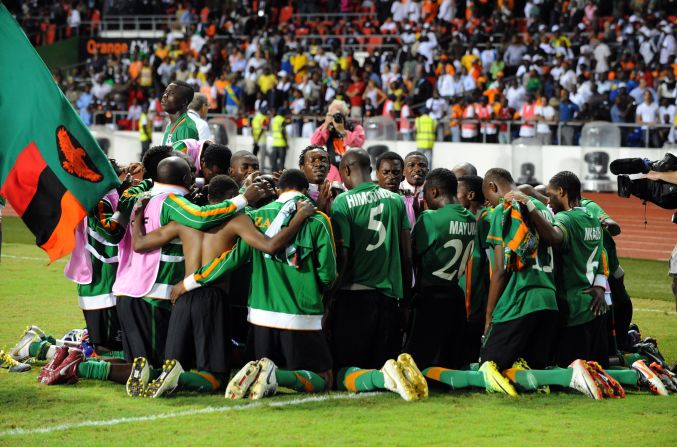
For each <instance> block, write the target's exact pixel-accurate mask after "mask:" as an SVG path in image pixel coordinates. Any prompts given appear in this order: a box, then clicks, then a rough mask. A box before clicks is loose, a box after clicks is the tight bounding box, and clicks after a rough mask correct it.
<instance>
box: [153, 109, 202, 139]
mask: <svg viewBox="0 0 677 447" xmlns="http://www.w3.org/2000/svg"><path fill="white" fill-rule="evenodd" d="M189 138H192V139H193V140H199V139H200V138H199V133H198V130H197V125H196V124H195V121H193V118H191V117H190V115H188V113H184V114H182V115H181V116H179V118H178V119H177V120H176V123H169V124H167V128H166V129H165V133H164V135H163V136H162V145H165V144H167V145H171V144H172V143H176V142H177V141H180V140H186V139H189Z"/></svg>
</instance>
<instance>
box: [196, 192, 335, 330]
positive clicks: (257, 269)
mask: <svg viewBox="0 0 677 447" xmlns="http://www.w3.org/2000/svg"><path fill="white" fill-rule="evenodd" d="M285 194H289V193H285ZM299 198H304V199H305V198H306V197H305V196H303V195H301V194H300V193H298V194H295V195H287V197H285V198H281V199H278V200H277V201H275V202H272V203H269V204H268V205H265V206H263V207H261V208H259V209H258V210H256V211H255V212H254V213H252V215H251V217H252V219H253V220H254V223H255V225H256V226H257V227H258V228H259V230H261V231H266V230H267V229H268V227H269V226H270V223H271V222H272V221H273V220H274V219H275V217H276V216H277V215H278V213H279V212H280V210H281V209H282V208H283V206H284V205H285V203H286V201H287V200H297V199H299ZM293 246H294V247H295V248H296V252H295V255H294V259H295V261H294V263H293V265H291V264H290V263H289V262H284V261H281V260H280V259H278V258H273V257H271V256H268V255H266V254H264V253H262V252H260V251H257V250H254V249H253V248H251V247H250V246H249V245H247V243H246V242H244V241H242V240H240V241H238V242H237V244H235V246H234V247H233V248H232V250H229V251H227V252H225V253H223V254H222V255H221V256H220V257H218V258H216V259H215V260H213V261H212V262H211V263H208V264H206V265H205V266H203V267H202V268H201V269H199V270H198V271H197V272H196V273H195V274H194V275H192V277H191V279H190V280H189V281H190V282H191V283H192V284H194V286H195V287H197V286H198V285H207V284H210V283H214V282H216V281H218V280H219V279H220V278H221V277H223V276H224V275H226V274H230V273H231V272H233V271H235V270H236V269H238V268H240V267H242V266H243V265H244V264H245V263H246V262H248V261H251V263H252V274H251V288H250V290H249V299H248V306H249V317H248V321H249V322H250V323H252V324H255V325H258V326H266V327H273V328H278V329H290V330H319V329H321V328H322V315H323V314H324V304H323V301H322V298H323V294H324V292H325V289H326V288H328V287H329V286H331V284H332V283H333V282H334V281H335V280H336V276H337V272H336V251H335V250H336V249H335V247H334V240H333V235H332V230H331V224H330V222H329V218H328V217H327V216H326V215H324V214H323V213H321V212H319V211H318V212H316V213H315V214H314V215H313V216H311V217H309V218H308V219H307V220H306V222H305V223H304V224H303V226H302V227H301V229H300V230H299V232H298V234H297V235H296V238H295V239H294V242H293ZM231 278H234V277H233V276H232V275H231ZM240 280H241V278H240ZM234 282H235V281H231V285H232V284H233V283H234Z"/></svg>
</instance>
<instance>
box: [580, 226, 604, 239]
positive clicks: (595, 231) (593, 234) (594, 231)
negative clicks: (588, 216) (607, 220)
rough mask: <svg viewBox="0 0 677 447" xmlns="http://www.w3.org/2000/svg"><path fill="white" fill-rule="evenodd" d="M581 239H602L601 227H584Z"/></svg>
mask: <svg viewBox="0 0 677 447" xmlns="http://www.w3.org/2000/svg"><path fill="white" fill-rule="evenodd" d="M583 239H584V240H586V241H598V240H600V239H602V227H597V228H590V227H586V228H585V234H584V236H583Z"/></svg>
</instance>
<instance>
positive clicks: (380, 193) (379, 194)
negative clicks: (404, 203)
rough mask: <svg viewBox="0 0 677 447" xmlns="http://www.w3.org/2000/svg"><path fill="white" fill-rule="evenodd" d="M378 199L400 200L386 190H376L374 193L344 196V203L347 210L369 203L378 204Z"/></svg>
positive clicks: (366, 192) (365, 192) (367, 192)
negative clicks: (346, 205)
mask: <svg viewBox="0 0 677 447" xmlns="http://www.w3.org/2000/svg"><path fill="white" fill-rule="evenodd" d="M380 199H398V200H399V199H400V198H399V196H397V195H394V194H393V193H391V192H390V191H388V190H386V189H380V188H379V189H376V190H374V191H364V192H360V193H357V194H351V195H347V196H346V202H347V203H348V208H354V207H356V206H361V205H368V204H370V203H375V202H378V201H379V200H380Z"/></svg>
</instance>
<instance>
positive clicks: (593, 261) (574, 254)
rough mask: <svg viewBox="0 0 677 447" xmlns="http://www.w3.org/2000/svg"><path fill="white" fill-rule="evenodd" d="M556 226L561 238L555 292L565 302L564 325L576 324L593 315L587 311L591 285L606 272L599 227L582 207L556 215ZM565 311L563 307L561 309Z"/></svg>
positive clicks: (588, 309)
mask: <svg viewBox="0 0 677 447" xmlns="http://www.w3.org/2000/svg"><path fill="white" fill-rule="evenodd" d="M555 226H556V227H557V228H559V229H560V230H562V234H563V236H564V240H563V241H562V245H561V246H560V248H559V249H558V250H557V260H558V262H557V275H556V279H557V294H558V296H559V298H560V299H561V300H563V301H564V302H566V305H567V307H568V309H567V322H566V325H567V326H577V325H579V324H583V323H587V322H588V321H591V320H593V319H594V318H595V315H593V313H592V312H591V311H590V302H591V300H592V296H591V295H590V294H589V293H585V292H584V290H585V289H587V288H589V287H591V286H592V284H593V281H594V279H595V275H597V274H605V264H606V260H605V259H603V251H604V248H603V245H602V226H601V225H600V223H599V220H597V218H596V217H595V216H593V215H592V213H590V212H589V211H587V210H586V209H585V208H582V207H579V208H573V209H571V210H569V211H561V212H559V213H557V214H556V215H555ZM563 310H564V309H563Z"/></svg>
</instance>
